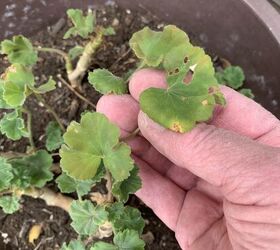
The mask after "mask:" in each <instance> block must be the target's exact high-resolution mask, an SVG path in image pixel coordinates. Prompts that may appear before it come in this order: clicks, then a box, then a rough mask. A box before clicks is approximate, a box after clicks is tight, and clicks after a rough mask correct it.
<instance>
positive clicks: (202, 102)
mask: <svg viewBox="0 0 280 250" xmlns="http://www.w3.org/2000/svg"><path fill="white" fill-rule="evenodd" d="M130 46H131V47H132V49H133V50H134V52H135V54H136V56H137V57H138V58H139V59H141V60H142V61H143V64H146V65H148V66H153V67H160V68H163V69H164V70H165V71H166V73H167V83H168V88H167V89H158V88H150V89H147V90H145V91H144V92H143V93H142V94H141V96H140V107H141V109H142V111H144V112H145V113H146V114H147V115H148V116H149V117H150V118H151V119H152V120H154V121H155V122H157V123H159V124H160V125H162V126H164V127H166V128H169V129H171V130H173V131H176V132H180V133H184V132H187V131H190V130H191V129H192V128H193V127H194V126H195V125H196V123H197V122H203V121H207V120H209V119H210V118H211V117H212V114H213V110H214V107H215V105H216V104H224V103H225V101H224V98H223V95H222V93H221V92H220V90H219V85H218V83H217V80H216V78H215V71H214V67H213V64H212V62H211V58H210V57H209V56H208V55H206V54H205V52H204V50H203V49H201V48H198V47H194V46H192V45H191V43H190V42H189V39H188V37H187V35H186V33H185V32H183V31H182V30H180V29H178V28H177V27H175V26H172V25H169V26H166V27H165V28H164V30H163V31H162V32H155V31H152V30H150V29H149V28H144V29H143V30H141V31H139V32H137V33H135V34H134V35H133V37H132V39H131V40H130ZM189 74H191V75H192V78H191V81H190V82H188V83H186V82H185V78H186V76H187V75H189Z"/></svg>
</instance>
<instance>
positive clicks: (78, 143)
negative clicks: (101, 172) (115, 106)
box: [60, 112, 133, 181]
mask: <svg viewBox="0 0 280 250" xmlns="http://www.w3.org/2000/svg"><path fill="white" fill-rule="evenodd" d="M119 136H120V131H119V128H118V127H117V126H116V125H114V124H112V123H110V122H109V121H108V119H107V118H106V117H105V116H104V115H103V114H100V113H89V112H88V113H85V114H84V115H83V116H82V118H81V122H80V124H79V123H77V122H72V123H71V124H70V125H69V126H68V128H67V132H66V133H65V134H64V142H65V145H63V146H62V148H61V150H60V156H61V166H62V168H63V170H64V171H65V172H66V173H67V174H68V175H70V176H71V177H73V178H75V179H81V180H85V179H90V178H92V177H94V176H95V175H96V173H97V170H98V167H99V166H100V164H101V160H102V159H103V162H104V166H105V168H107V169H109V170H110V171H111V173H112V176H113V177H114V179H116V180H118V181H121V180H124V179H126V178H127V177H128V176H129V171H130V170H131V169H132V168H133V160H132V159H131V157H130V149H129V148H128V147H127V146H126V145H125V144H124V143H119ZM77 166H81V168H77Z"/></svg>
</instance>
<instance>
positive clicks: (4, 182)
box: [0, 157, 13, 191]
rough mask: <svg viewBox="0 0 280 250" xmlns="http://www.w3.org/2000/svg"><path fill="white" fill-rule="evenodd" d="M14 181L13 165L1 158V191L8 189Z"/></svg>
mask: <svg viewBox="0 0 280 250" xmlns="http://www.w3.org/2000/svg"><path fill="white" fill-rule="evenodd" d="M12 179H13V173H12V165H11V164H10V163H8V162H7V160H6V159H5V158H3V157H0V191H2V190H4V189H7V188H8V187H9V186H10V182H11V180H12Z"/></svg>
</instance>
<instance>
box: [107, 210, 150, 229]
mask: <svg viewBox="0 0 280 250" xmlns="http://www.w3.org/2000/svg"><path fill="white" fill-rule="evenodd" d="M112 224H113V229H114V233H115V234H116V233H118V232H122V231H124V230H125V229H132V230H135V231H137V232H138V233H139V235H141V234H142V232H143V229H144V227H145V221H144V219H143V218H142V216H141V213H140V211H139V210H138V209H136V208H133V207H129V206H127V207H124V209H123V211H122V215H121V216H120V217H118V218H116V219H115V220H113V221H112Z"/></svg>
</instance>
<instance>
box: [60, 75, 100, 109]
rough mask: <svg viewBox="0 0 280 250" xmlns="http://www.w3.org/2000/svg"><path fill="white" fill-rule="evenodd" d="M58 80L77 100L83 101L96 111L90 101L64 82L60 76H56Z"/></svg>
mask: <svg viewBox="0 0 280 250" xmlns="http://www.w3.org/2000/svg"><path fill="white" fill-rule="evenodd" d="M58 79H59V80H60V81H61V82H62V83H63V84H64V85H65V86H66V87H67V88H68V89H70V90H71V91H72V92H73V93H74V94H75V95H76V96H77V97H78V98H80V99H81V100H83V101H84V102H85V103H87V104H88V105H90V106H91V107H92V108H94V110H96V105H95V104H93V103H92V102H91V101H90V100H88V99H87V98H86V97H84V96H83V95H81V94H80V93H79V92H78V91H76V90H75V89H74V88H73V87H72V86H71V85H70V84H69V83H68V82H66V81H65V80H64V79H63V78H62V77H61V76H58Z"/></svg>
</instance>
